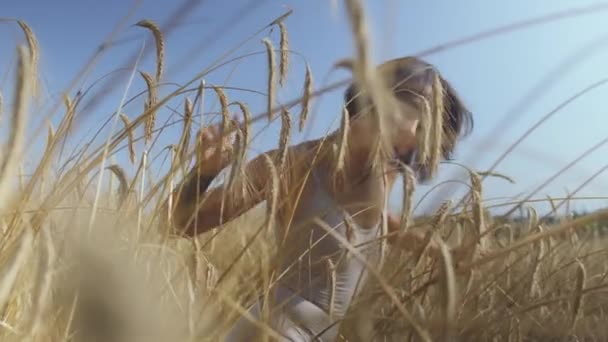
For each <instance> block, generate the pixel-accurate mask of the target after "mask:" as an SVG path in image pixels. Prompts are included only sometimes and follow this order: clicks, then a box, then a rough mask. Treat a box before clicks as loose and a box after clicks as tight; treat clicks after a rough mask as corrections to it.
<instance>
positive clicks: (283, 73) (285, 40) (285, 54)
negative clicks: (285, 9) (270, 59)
mask: <svg viewBox="0 0 608 342" xmlns="http://www.w3.org/2000/svg"><path fill="white" fill-rule="evenodd" d="M279 29H280V31H281V42H280V48H281V63H280V65H279V84H280V85H281V86H282V85H283V84H284V83H285V80H286V79H287V72H288V69H289V36H288V34H287V27H286V26H285V22H283V21H280V22H279Z"/></svg>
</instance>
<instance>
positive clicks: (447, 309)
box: [435, 236, 456, 341]
mask: <svg viewBox="0 0 608 342" xmlns="http://www.w3.org/2000/svg"><path fill="white" fill-rule="evenodd" d="M435 242H436V243H437V245H438V246H439V251H440V253H441V261H442V263H441V266H442V271H443V274H442V278H441V279H442V283H443V286H442V294H443V299H444V302H443V306H444V309H443V311H444V328H443V335H444V337H443V340H444V341H451V340H452V339H453V336H452V334H454V327H455V325H456V324H455V320H456V275H455V272H454V265H453V263H452V255H451V254H450V250H449V248H448V246H447V245H446V244H445V243H444V242H443V241H442V240H441V239H440V238H438V237H437V236H435Z"/></svg>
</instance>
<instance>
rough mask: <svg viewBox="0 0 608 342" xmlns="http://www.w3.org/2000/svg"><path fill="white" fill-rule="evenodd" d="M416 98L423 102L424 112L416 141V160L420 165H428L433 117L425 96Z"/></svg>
mask: <svg viewBox="0 0 608 342" xmlns="http://www.w3.org/2000/svg"><path fill="white" fill-rule="evenodd" d="M415 96H416V97H417V98H418V99H420V100H421V102H422V104H423V106H424V110H423V111H422V112H421V113H420V114H421V115H420V122H419V123H418V126H419V131H420V133H418V134H417V137H416V140H417V143H418V149H417V150H416V159H417V162H418V163H419V164H420V165H428V163H429V159H430V155H431V152H430V149H431V146H430V145H431V144H430V140H431V131H432V129H431V127H432V125H433V118H432V117H433V115H432V114H431V113H432V112H431V105H430V103H429V101H428V100H427V99H426V98H425V97H424V96H419V95H416V94H415Z"/></svg>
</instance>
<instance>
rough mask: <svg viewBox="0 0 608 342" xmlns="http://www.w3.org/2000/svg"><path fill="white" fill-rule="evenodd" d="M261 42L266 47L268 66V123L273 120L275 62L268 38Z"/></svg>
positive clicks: (275, 88) (275, 87)
mask: <svg viewBox="0 0 608 342" xmlns="http://www.w3.org/2000/svg"><path fill="white" fill-rule="evenodd" d="M262 42H263V43H264V46H266V54H267V58H268V59H267V64H268V85H267V87H268V91H267V92H268V107H267V110H268V121H272V119H273V118H274V116H273V111H272V108H273V106H274V102H275V97H276V92H277V85H276V82H277V81H276V76H275V69H276V64H277V62H276V60H275V56H274V47H273V46H272V42H271V41H270V40H269V39H268V38H264V39H263V40H262Z"/></svg>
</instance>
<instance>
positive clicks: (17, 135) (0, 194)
mask: <svg viewBox="0 0 608 342" xmlns="http://www.w3.org/2000/svg"><path fill="white" fill-rule="evenodd" d="M18 53H19V63H18V67H17V79H16V83H15V84H16V86H15V91H14V100H13V103H14V104H13V106H14V109H13V116H12V122H11V130H10V133H9V140H8V144H7V146H8V151H7V152H6V154H5V155H4V156H3V160H2V164H1V165H0V208H6V204H7V203H6V201H7V197H8V195H9V194H8V191H7V187H8V183H9V180H11V179H12V178H13V175H14V174H15V172H16V170H17V169H18V164H19V163H18V161H19V159H20V158H21V157H22V156H21V153H22V152H21V151H22V149H23V143H24V139H25V128H26V127H25V126H26V123H27V119H28V116H29V100H28V98H29V96H30V94H31V89H32V82H33V76H34V75H33V74H32V67H31V59H30V58H29V57H28V51H27V49H26V48H25V47H23V46H20V47H19V49H18Z"/></svg>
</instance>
